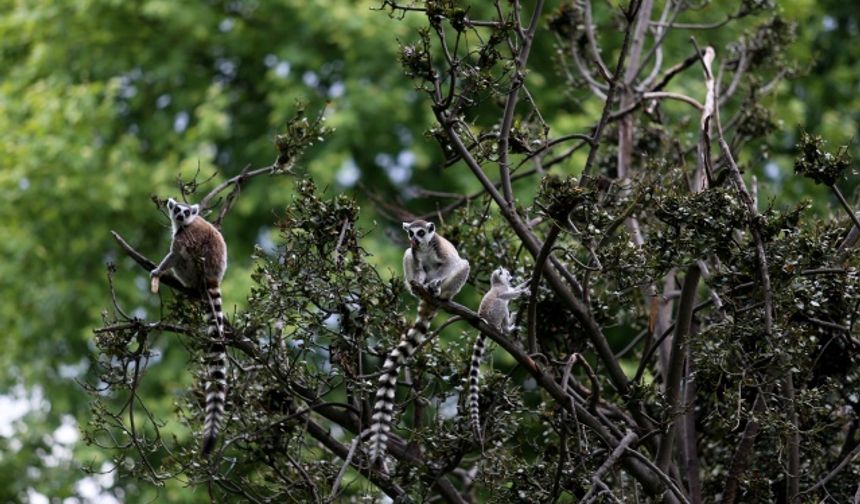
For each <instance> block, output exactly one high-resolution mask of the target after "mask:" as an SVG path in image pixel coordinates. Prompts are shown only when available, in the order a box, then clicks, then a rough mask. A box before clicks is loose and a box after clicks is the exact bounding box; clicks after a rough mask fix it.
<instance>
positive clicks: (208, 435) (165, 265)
mask: <svg viewBox="0 0 860 504" xmlns="http://www.w3.org/2000/svg"><path fill="white" fill-rule="evenodd" d="M167 211H168V213H169V215H170V223H171V225H172V228H173V241H172V243H171V244H170V252H168V253H167V255H166V256H165V257H164V259H162V260H161V263H160V264H159V265H158V267H157V268H155V269H154V270H152V271H151V272H150V275H151V277H152V279H153V282H152V290H153V292H157V291H158V278H159V277H160V276H161V275H163V274H164V273H166V272H167V271H168V270H171V269H172V270H173V273H174V275H176V277H177V278H178V279H179V280H180V281H181V282H182V284H183V285H185V286H186V287H188V288H190V289H195V290H198V291H199V292H200V293H201V294H203V295H204V296H205V297H204V312H205V313H206V320H207V329H206V335H207V337H208V339H209V342H208V348H207V352H206V353H207V355H206V365H207V378H206V385H205V390H206V406H205V411H206V414H205V418H204V423H203V447H202V450H201V451H202V454H203V455H204V456H207V455H209V454H210V453H211V452H212V449H213V448H214V447H215V442H216V441H217V439H218V430H219V428H220V425H221V419H222V417H223V416H224V404H225V403H226V401H227V348H226V346H225V345H224V313H223V311H222V309H221V280H223V278H224V272H225V271H227V244H226V243H225V242H224V237H223V236H221V232H220V231H218V229H216V228H215V226H213V225H212V224H210V223H209V222H207V221H206V219H204V218H203V217H202V216H200V206H199V205H185V204H182V203H177V202H176V201H175V200H173V198H171V199H168V200H167Z"/></svg>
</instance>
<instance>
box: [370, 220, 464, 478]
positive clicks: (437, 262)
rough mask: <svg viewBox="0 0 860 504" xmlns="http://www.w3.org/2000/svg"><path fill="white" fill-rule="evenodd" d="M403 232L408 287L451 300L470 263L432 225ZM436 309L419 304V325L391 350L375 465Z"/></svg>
mask: <svg viewBox="0 0 860 504" xmlns="http://www.w3.org/2000/svg"><path fill="white" fill-rule="evenodd" d="M403 229H405V230H406V232H407V233H408V234H409V241H410V247H409V248H408V249H406V252H405V253H404V254H403V274H404V276H405V280H406V287H407V289H409V292H410V293H412V294H413V295H414V292H412V282H415V283H417V284H419V285H421V286H423V287H424V288H426V289H427V290H428V291H429V292H430V293H431V294H433V295H434V296H436V297H437V298H439V299H444V300H447V299H451V298H452V297H454V296H455V295H456V294H457V293H458V292H460V289H462V288H463V284H464V283H466V280H467V279H468V278H469V261H467V260H465V259H463V258H461V257H460V255H459V254H458V253H457V249H456V248H454V246H453V245H452V244H451V242H449V241H448V240H446V239H445V238H442V237H441V236H439V235H438V234H436V228H435V227H434V226H433V223H432V222H427V221H423V220H416V221H413V222H404V223H403ZM435 314H436V309H435V308H434V307H433V306H431V305H430V304H429V303H427V302H425V301H424V300H421V301H420V302H419V303H418V317H417V318H416V319H415V324H413V325H412V327H411V328H410V329H409V330H408V331H407V332H406V334H404V335H403V337H402V338H401V339H400V343H398V344H397V346H396V347H395V348H394V350H392V351H391V353H390V354H389V355H388V358H387V359H385V364H383V366H382V376H380V377H379V389H378V390H377V391H376V402H375V403H374V405H373V416H372V417H371V425H370V429H369V432H370V440H369V444H370V449H369V455H370V460H371V462H375V461H377V460H379V459H380V458H381V457H382V456H383V455H384V454H385V447H386V444H387V443H388V432H389V431H390V430H391V418H392V415H393V414H394V392H395V388H396V386H397V376H398V374H400V367H401V366H402V365H403V364H405V363H406V361H407V360H408V359H409V358H410V357H412V354H414V353H415V351H416V350H417V349H418V347H419V346H420V345H421V343H423V342H424V340H425V339H426V338H427V331H428V330H429V328H430V322H431V321H432V320H433V316H434V315H435Z"/></svg>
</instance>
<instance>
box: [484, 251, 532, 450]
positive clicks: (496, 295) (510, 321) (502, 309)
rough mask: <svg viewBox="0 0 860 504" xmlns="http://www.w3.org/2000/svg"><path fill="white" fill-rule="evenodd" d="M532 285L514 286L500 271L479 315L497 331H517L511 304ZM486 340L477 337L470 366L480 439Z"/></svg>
mask: <svg viewBox="0 0 860 504" xmlns="http://www.w3.org/2000/svg"><path fill="white" fill-rule="evenodd" d="M528 283H529V281H528V280H526V281H525V282H523V283H521V284H519V285H517V286H516V287H514V286H512V285H511V274H510V273H509V272H508V270H506V269H505V268H498V269H496V270H495V271H493V274H492V275H491V276H490V290H488V291H487V293H486V294H484V297H483V298H482V299H481V305H480V307H479V308H478V315H479V316H480V317H481V318H482V319H484V321H485V322H487V324H489V325H491V326H493V327H495V328H496V329H498V330H499V331H501V332H502V333H504V334H509V333H511V332H512V331H513V330H514V318H515V317H516V313H511V311H510V308H508V303H509V302H510V301H511V300H513V299H516V298H518V297H520V296H522V295H523V294H525V293H527V292H529V289H528V288H527V287H526V286H527V285H528ZM485 339H486V336H485V335H484V334H483V333H478V337H477V338H475V346H474V347H473V348H472V362H471V364H470V365H469V417H470V420H471V424H472V428H473V429H474V430H475V434H476V435H477V436H478V439H479V440H480V439H481V413H480V409H479V407H478V396H479V393H480V389H479V388H478V380H479V378H480V374H481V357H483V355H484V341H485Z"/></svg>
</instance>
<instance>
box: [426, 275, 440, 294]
mask: <svg viewBox="0 0 860 504" xmlns="http://www.w3.org/2000/svg"><path fill="white" fill-rule="evenodd" d="M441 285H442V280H441V279H436V280H430V281H429V282H427V283H426V284H424V288H425V289H427V292H429V293H430V295H431V296H433V297H437V296H439V287H440V286H441Z"/></svg>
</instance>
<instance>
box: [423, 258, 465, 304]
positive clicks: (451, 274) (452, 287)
mask: <svg viewBox="0 0 860 504" xmlns="http://www.w3.org/2000/svg"><path fill="white" fill-rule="evenodd" d="M469 271H470V267H469V261H467V260H465V259H462V260H460V262H459V263H458V264H457V265H456V266H453V267H452V268H451V269H450V270H448V271H447V272H445V275H443V276H442V277H441V278H438V279H436V280H434V281H432V282H429V283H428V284H427V290H429V291H430V293H431V294H433V295H434V296H435V297H437V298H439V299H443V300H448V299H451V298H452V297H454V296H456V295H457V293H458V292H460V289H462V288H463V285H464V284H465V283H466V280H468V279H469Z"/></svg>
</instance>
